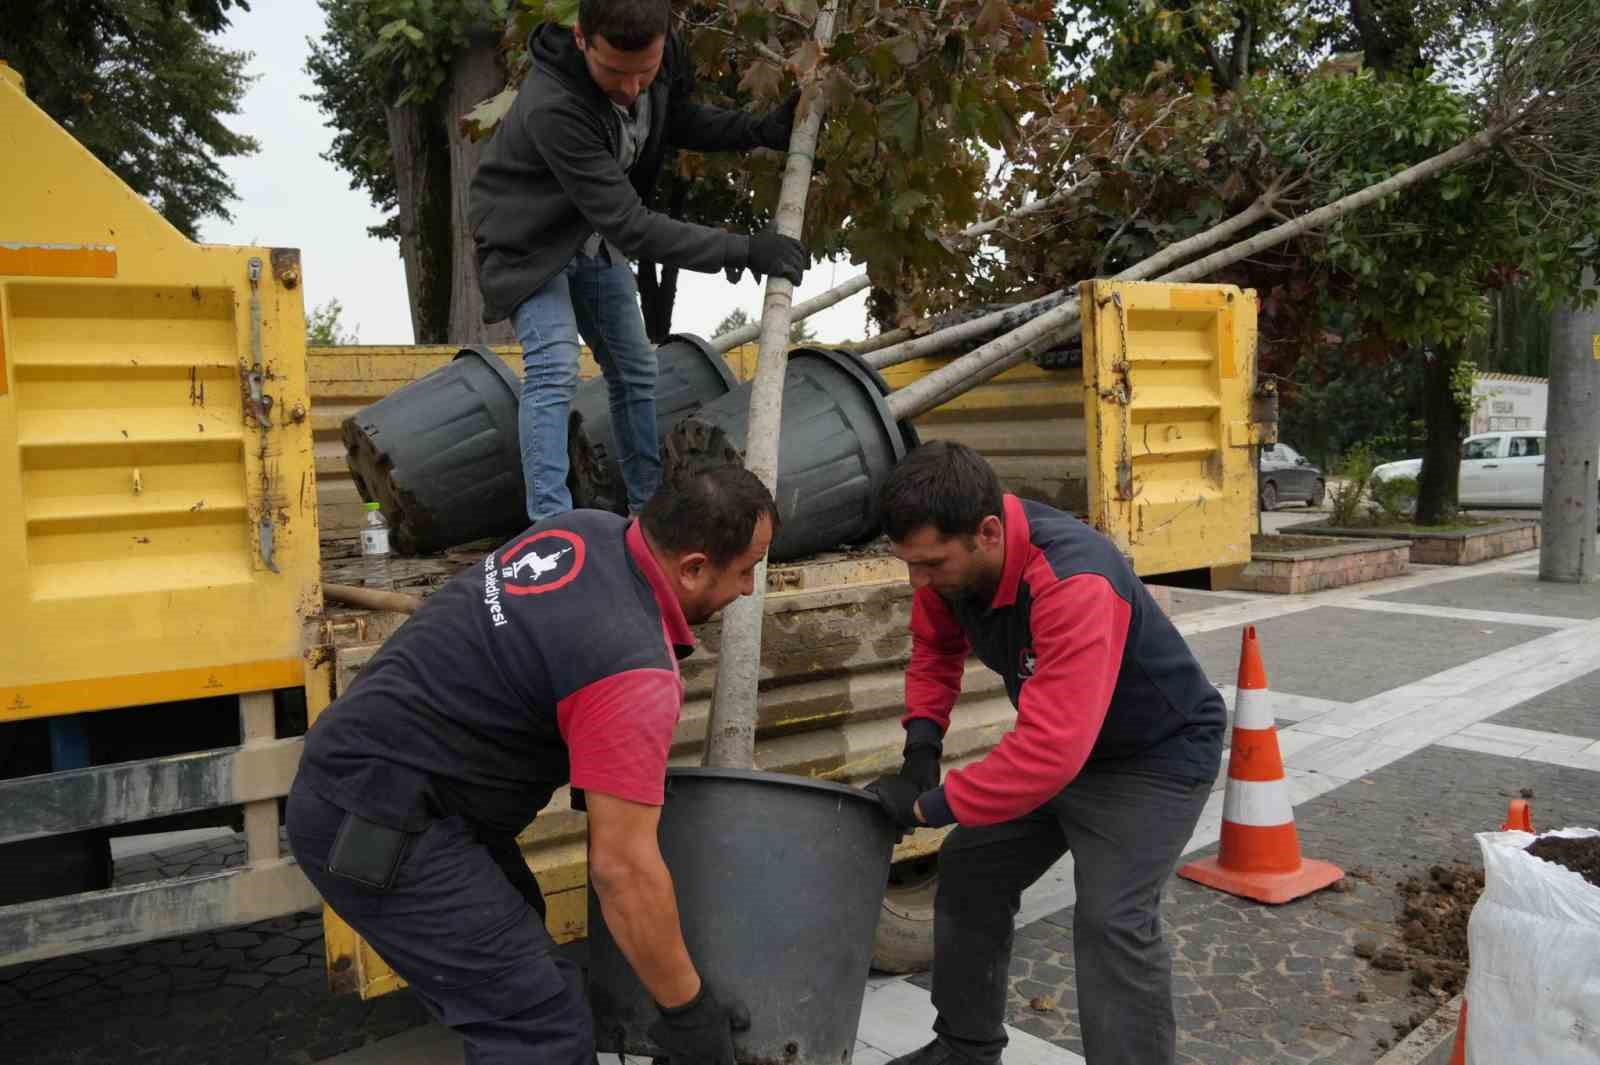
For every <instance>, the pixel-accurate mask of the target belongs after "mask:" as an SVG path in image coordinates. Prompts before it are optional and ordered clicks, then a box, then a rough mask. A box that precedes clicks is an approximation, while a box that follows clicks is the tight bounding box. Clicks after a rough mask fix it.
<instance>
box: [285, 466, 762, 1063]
mask: <svg viewBox="0 0 1600 1065" xmlns="http://www.w3.org/2000/svg"><path fill="white" fill-rule="evenodd" d="M777 520H778V519H777V510H776V508H775V507H774V505H773V502H772V497H771V496H770V495H769V494H768V493H767V490H766V488H765V487H763V486H762V484H761V482H760V481H759V480H757V479H756V477H755V476H754V475H752V474H750V473H749V472H748V471H746V470H744V469H742V468H740V467H736V466H729V467H721V468H717V469H712V470H707V471H704V472H702V473H698V474H696V475H694V476H693V477H690V478H687V479H685V480H682V481H679V482H677V483H674V484H671V485H668V486H666V487H664V488H662V490H661V491H660V492H659V493H658V494H657V495H655V496H654V497H653V498H652V499H651V500H650V502H649V503H648V504H647V505H646V506H645V509H644V513H643V515H642V516H641V517H640V519H639V520H638V521H628V520H625V519H623V518H620V517H618V516H616V515H613V514H608V513H604V512H601V511H589V510H578V511H572V512H570V513H568V514H563V515H561V516H560V517H558V518H552V519H549V520H546V521H542V522H540V523H538V524H536V525H534V526H533V527H532V528H530V529H528V530H527V531H526V532H524V533H523V534H522V535H520V536H518V537H516V538H515V539H513V540H512V541H511V542H510V543H507V544H506V545H504V546H503V547H501V548H500V549H498V550H496V551H494V552H492V553H491V554H489V555H488V556H487V557H485V558H484V560H483V562H482V564H481V565H478V566H474V567H473V568H471V569H470V570H468V571H466V572H464V573H462V574H460V575H458V576H457V577H455V578H454V579H452V580H451V581H450V582H449V583H448V584H446V585H445V586H444V587H443V588H441V589H440V590H439V591H438V592H437V593H435V594H434V595H433V596H432V597H431V598H430V599H429V600H428V601H427V603H425V604H424V605H423V607H422V608H421V609H420V610H418V611H417V613H416V615H415V616H414V617H412V618H411V619H410V620H409V621H408V622H406V624H405V625H403V626H402V627H401V628H400V630H399V631H398V632H396V633H395V635H394V636H392V637H390V639H389V640H388V641H387V642H386V643H385V644H384V646H383V649H382V650H381V651H380V652H379V653H378V654H377V656H376V657H374V658H373V659H372V661H371V662H370V663H368V665H367V666H366V667H365V668H364V669H363V670H362V671H361V676H360V678H359V679H358V680H357V681H356V683H355V684H354V685H352V686H351V687H350V689H349V691H347V692H346V693H345V694H343V695H341V696H340V697H339V699H338V700H336V701H335V702H334V703H333V705H331V706H330V707H328V709H327V710H326V711H325V712H324V713H323V714H322V715H321V716H320V717H319V718H318V719H317V721H316V724H315V725H314V726H313V727H312V729H311V730H310V732H309V733H307V735H306V742H305V753H304V756H303V758H302V760H301V764H300V770H299V773H298V774H297V776H296V777H295V781H294V786H293V787H292V788H291V790H290V793H289V800H288V827H289V841H290V845H291V848H292V849H293V851H294V855H295V858H296V860H297V861H298V862H299V863H300V867H301V868H302V869H303V870H304V871H305V873H306V876H307V877H309V878H310V880H311V882H312V883H313V884H314V885H316V887H317V889H318V890H319V891H320V892H321V893H322V897H323V899H324V900H325V901H326V902H327V903H328V905H329V906H330V907H332V908H333V910H334V911H335V912H336V913H338V914H339V916H341V917H342V918H344V920H345V921H346V922H348V923H349V924H350V925H351V926H352V927H353V928H355V930H356V931H357V932H359V933H360V934H361V935H362V936H363V937H364V938H365V939H366V940H367V942H369V943H370V944H371V945H372V946H373V947H374V948H375V949H376V950H377V952H378V953H379V954H380V955H381V956H382V957H383V959H384V960H385V961H387V962H388V963H389V964H390V966H392V967H393V968H394V970H395V972H397V973H399V974H400V976H402V977H404V978H405V980H406V981H407V982H408V983H409V984H410V985H411V987H412V989H413V990H414V991H415V992H416V994H417V995H418V997H419V998H420V999H421V1000H422V1002H423V1004H424V1005H425V1006H426V1007H427V1008H428V1009H429V1011H430V1012H431V1013H432V1014H433V1015H434V1016H435V1017H436V1018H437V1019H438V1020H439V1021H440V1022H442V1023H443V1024H446V1025H448V1026H449V1027H451V1028H453V1029H455V1030H456V1031H457V1032H458V1033H459V1034H460V1035H461V1036H462V1038H463V1040H464V1041H465V1044H466V1060H467V1061H468V1062H469V1063H490V1062H505V1063H510V1062H528V1061H539V1062H543V1063H546V1065H593V1062H594V1034H593V1030H592V1021H591V1014H590V1009H589V1005H588V1003H587V1001H586V1000H585V995H584V990H583V978H582V974H581V973H580V971H579V970H578V968H577V966H576V965H574V964H573V963H572V962H571V961H570V960H569V959H567V958H564V957H562V956H560V955H559V954H558V953H556V952H555V950H554V947H555V943H554V941H553V940H552V939H551V937H550V934H549V933H548V932H547V931H546V930H545V924H544V912H545V906H544V898H543V896H542V895H541V894H540V891H539V885H538V883H537V881H535V879H534V877H533V874H532V873H531V872H530V871H529V870H528V866H527V863H526V862H525V861H524V860H523V857H522V852H521V850H520V849H519V848H518V846H517V834H518V833H519V832H520V831H521V830H522V829H523V828H524V827H525V826H526V825H527V824H528V822H530V821H532V820H533V818H534V815H536V814H537V813H538V812H539V811H540V810H541V809H543V808H544V807H545V805H546V804H548V803H549V802H550V799H551V797H552V796H553V794H554V793H555V791H556V789H558V788H560V787H561V786H562V785H564V784H568V783H570V784H571V785H572V788H573V792H574V795H575V796H576V795H578V794H581V795H582V796H583V800H584V803H583V804H584V806H586V808H587V810H588V815H589V881H590V884H591V885H592V886H593V888H594V891H595V894H596V895H597V896H598V898H599V900H600V905H601V909H602V912H603V913H604V915H605V921H606V925H607V927H608V929H609V930H610V932H611V934H612V935H613V936H614V937H615V939H616V940H617V943H618V945H619V946H620V947H621V948H622V951H623V953H624V955H625V956H626V957H627V958H628V961H629V963H630V964H631V965H632V966H633V968H634V970H635V972H637V973H638V975H639V978H640V981H641V982H642V983H643V984H644V986H645V987H646V988H647V989H648V990H649V991H650V993H651V994H652V995H653V996H654V998H655V1001H656V1003H657V1005H658V1006H659V1007H660V1009H661V1018H660V1019H659V1021H657V1022H656V1024H655V1025H653V1026H652V1028H651V1033H650V1034H651V1035H652V1037H653V1038H654V1039H655V1041H656V1042H657V1043H658V1044H660V1045H661V1046H662V1047H663V1048H664V1049H665V1050H666V1051H667V1056H668V1057H669V1059H671V1060H672V1061H673V1063H674V1065H733V1044H732V1035H731V1032H732V1028H733V1026H734V1025H735V1024H739V1023H742V1018H740V1014H741V1013H742V1007H740V1006H739V1004H738V1003H737V1002H736V1001H734V999H733V997H732V995H731V994H728V993H727V992H728V991H731V990H732V989H725V993H724V995H723V997H722V999H721V1000H719V999H718V997H717V995H715V994H713V992H712V990H711V988H710V986H709V985H708V984H707V983H706V982H704V981H702V978H701V974H700V973H699V972H698V971H697V970H696V968H695V966H694V963H693V961H692V960H691V959H690V957H689V952H688V950H687V948H686V947H685V945H684V942H683V932H682V929H681V927H680V925H679V922H678V911H677V902H676V898H675V895H674V893H673V886H672V878H671V876H670V874H669V873H668V871H667V867H666V865H665V864H664V862H663V861H662V858H661V852H660V850H659V848H658V846H657V837H656V832H657V826H658V823H659V820H660V812H661V811H660V808H661V803H662V793H663V789H664V785H665V780H666V769H667V752H668V748H669V747H670V746H671V743H672V732H673V728H674V726H675V725H676V724H677V722H678V714H679V710H680V709H681V706H682V703H683V683H682V681H681V680H680V678H679V675H678V660H679V659H680V658H682V657H683V656H684V655H687V654H689V653H690V652H691V651H692V650H693V645H694V637H693V635H692V634H691V633H690V629H689V626H690V625H691V624H696V623H699V622H702V621H705V620H706V619H708V618H710V617H711V616H712V615H713V614H715V613H716V612H717V611H719V610H721V609H722V608H723V607H724V606H726V605H727V604H728V603H730V602H732V601H733V600H734V599H736V598H738V597H739V596H741V595H748V594H750V592H751V591H752V590H753V587H754V573H755V567H756V563H757V562H758V561H759V560H760V559H761V558H762V556H763V555H765V554H766V551H767V546H768V544H769V543H770V542H771V540H772V536H773V533H774V531H775V526H776V522H777Z"/></svg>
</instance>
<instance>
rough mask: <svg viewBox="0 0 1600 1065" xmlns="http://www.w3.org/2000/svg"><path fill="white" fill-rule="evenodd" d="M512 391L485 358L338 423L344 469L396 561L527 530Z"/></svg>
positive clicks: (476, 355) (465, 357) (466, 357)
mask: <svg viewBox="0 0 1600 1065" xmlns="http://www.w3.org/2000/svg"><path fill="white" fill-rule="evenodd" d="M520 389H521V383H520V382H519V381H518V380H517V377H516V375H515V374H513V373H512V372H511V371H510V370H509V369H507V368H506V365H505V363H503V362H501V361H500V358H499V357H498V356H497V355H495V354H494V353H493V352H492V351H489V350H488V349H487V348H483V347H471V348H462V349H461V350H460V351H459V352H457V353H456V356H455V358H453V359H451V360H450V362H449V363H447V364H446V365H444V366H441V367H439V369H437V370H434V371H433V372H432V373H430V374H427V375H426V376H424V377H420V378H418V379H417V380H415V381H413V382H411V383H410V384H408V385H406V386H405V387H404V388H400V389H397V390H396V391H394V392H392V393H390V394H389V395H387V396H385V397H383V398H382V399H380V400H378V402H376V403H374V404H372V405H371V406H370V407H365V408H363V409H362V410H360V411H358V412H357V413H356V414H354V415H352V416H351V417H349V418H346V419H345V420H344V424H343V426H342V429H343V434H344V446H345V461H346V462H347V463H348V464H349V466H350V475H351V477H353V478H354V479H355V483H356V489H357V491H359V492H360V493H361V498H362V499H364V500H367V501H368V502H371V501H373V500H376V501H377V502H378V503H379V504H380V506H381V507H382V510H383V516H384V519H385V520H386V521H387V522H388V523H389V537H390V540H391V542H392V543H393V545H394V548H395V549H396V550H397V551H399V552H401V553H403V554H421V553H424V552H427V551H436V550H440V549H442V548H446V547H451V546H454V545H455V544H462V543H466V542H467V541H469V540H477V539H480V538H482V537H490V536H503V535H509V534H511V533H514V532H516V531H518V530H520V529H523V528H526V527H527V525H528V511H527V503H526V502H525V492H524V489H523V481H522V457H521V452H520V448H519V446H518V443H517V398H518V393H519V392H520Z"/></svg>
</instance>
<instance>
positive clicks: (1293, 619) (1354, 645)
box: [1188, 607, 1550, 702]
mask: <svg viewBox="0 0 1600 1065" xmlns="http://www.w3.org/2000/svg"><path fill="white" fill-rule="evenodd" d="M1255 627H1256V635H1257V636H1258V637H1260V641H1261V657H1262V661H1263V664H1264V665H1265V666H1266V670H1267V680H1268V682H1269V683H1270V684H1271V685H1272V687H1273V689H1274V690H1277V691H1284V692H1291V693H1293V694H1295V695H1311V696H1315V697H1318V698H1322V699H1338V700H1340V701H1342V702H1356V701H1358V700H1360V699H1365V698H1367V697H1368V696H1371V695H1377V694H1378V693H1380V692H1385V691H1388V690H1389V689H1391V688H1398V687H1400V686H1401V685H1403V684H1410V683H1412V682H1413V681H1418V680H1421V679H1422V678H1423V677H1427V676H1431V675H1433V674H1434V673H1439V672H1442V671H1443V670H1446V669H1451V668H1454V667H1455V666H1459V665H1464V664H1466V663H1467V662H1471V661H1473V660H1474V659H1477V658H1481V657H1483V656H1484V655H1487V654H1491V653H1493V652H1495V651H1501V650H1504V649H1506V648H1508V647H1514V646H1516V645H1517V644H1520V643H1525V642H1527V641H1528V640H1533V639H1537V638H1539V637H1541V636H1547V635H1549V631H1550V630H1548V629H1536V628H1532V627H1530V626H1522V625H1497V624H1487V623H1484V622H1481V621H1458V620H1456V619H1455V618H1435V617H1417V616H1416V615H1413V614H1382V613H1377V612H1374V611H1369V610H1349V609H1345V608H1341V607H1315V608H1313V609H1311V610H1303V611H1300V612H1299V613H1295V614H1289V615H1286V616H1284V617H1278V618H1270V619H1268V620H1266V621H1259V622H1256V623H1255ZM1242 629H1243V626H1238V625H1236V626H1233V627H1231V628H1227V629H1218V630H1216V631H1215V632H1207V633H1203V634H1201V635H1198V636H1191V637H1188V642H1189V646H1190V647H1191V648H1193V650H1194V653H1195V656H1196V657H1197V658H1199V660H1200V664H1201V665H1202V666H1204V667H1205V670H1206V675H1207V676H1208V677H1210V678H1211V680H1212V682H1213V683H1216V684H1232V683H1234V681H1235V680H1236V679H1237V678H1238V673H1239V634H1240V632H1241V631H1242ZM1313 647H1314V648H1316V653H1315V654H1308V653H1307V651H1306V649H1307V648H1313ZM1357 664H1359V665H1357Z"/></svg>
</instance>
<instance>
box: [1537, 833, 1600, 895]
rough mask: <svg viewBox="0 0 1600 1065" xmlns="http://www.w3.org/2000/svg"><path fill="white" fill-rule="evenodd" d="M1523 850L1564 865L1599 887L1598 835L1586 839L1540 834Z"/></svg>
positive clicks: (1599, 848)
mask: <svg viewBox="0 0 1600 1065" xmlns="http://www.w3.org/2000/svg"><path fill="white" fill-rule="evenodd" d="M1524 850H1526V851H1527V852H1528V853H1529V854H1531V855H1533V856H1534V857H1535V858H1542V859H1544V860H1545V861H1547V862H1554V863H1555V864H1557V865H1562V866H1566V867H1567V868H1568V869H1571V870H1572V871H1573V872H1574V873H1577V874H1578V875H1579V876H1581V877H1583V878H1584V879H1585V880H1587V881H1588V882H1589V883H1591V884H1593V885H1594V886H1595V887H1600V836H1590V837H1589V838H1587V839H1563V838H1562V837H1560V836H1540V837H1539V838H1538V839H1536V840H1534V841H1533V842H1532V843H1530V844H1528V846H1527V847H1525V848H1524Z"/></svg>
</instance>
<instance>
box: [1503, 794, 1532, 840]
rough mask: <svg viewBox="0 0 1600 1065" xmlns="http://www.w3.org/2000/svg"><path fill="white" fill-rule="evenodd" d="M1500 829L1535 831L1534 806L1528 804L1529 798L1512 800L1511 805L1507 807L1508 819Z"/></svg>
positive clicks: (1504, 830)
mask: <svg viewBox="0 0 1600 1065" xmlns="http://www.w3.org/2000/svg"><path fill="white" fill-rule="evenodd" d="M1500 831H1502V832H1513V831H1515V832H1532V831H1533V807H1531V806H1529V805H1528V800H1527V799H1512V800H1511V805H1510V806H1509V807H1507V808H1506V820H1505V823H1504V824H1502V825H1501V826H1500Z"/></svg>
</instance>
